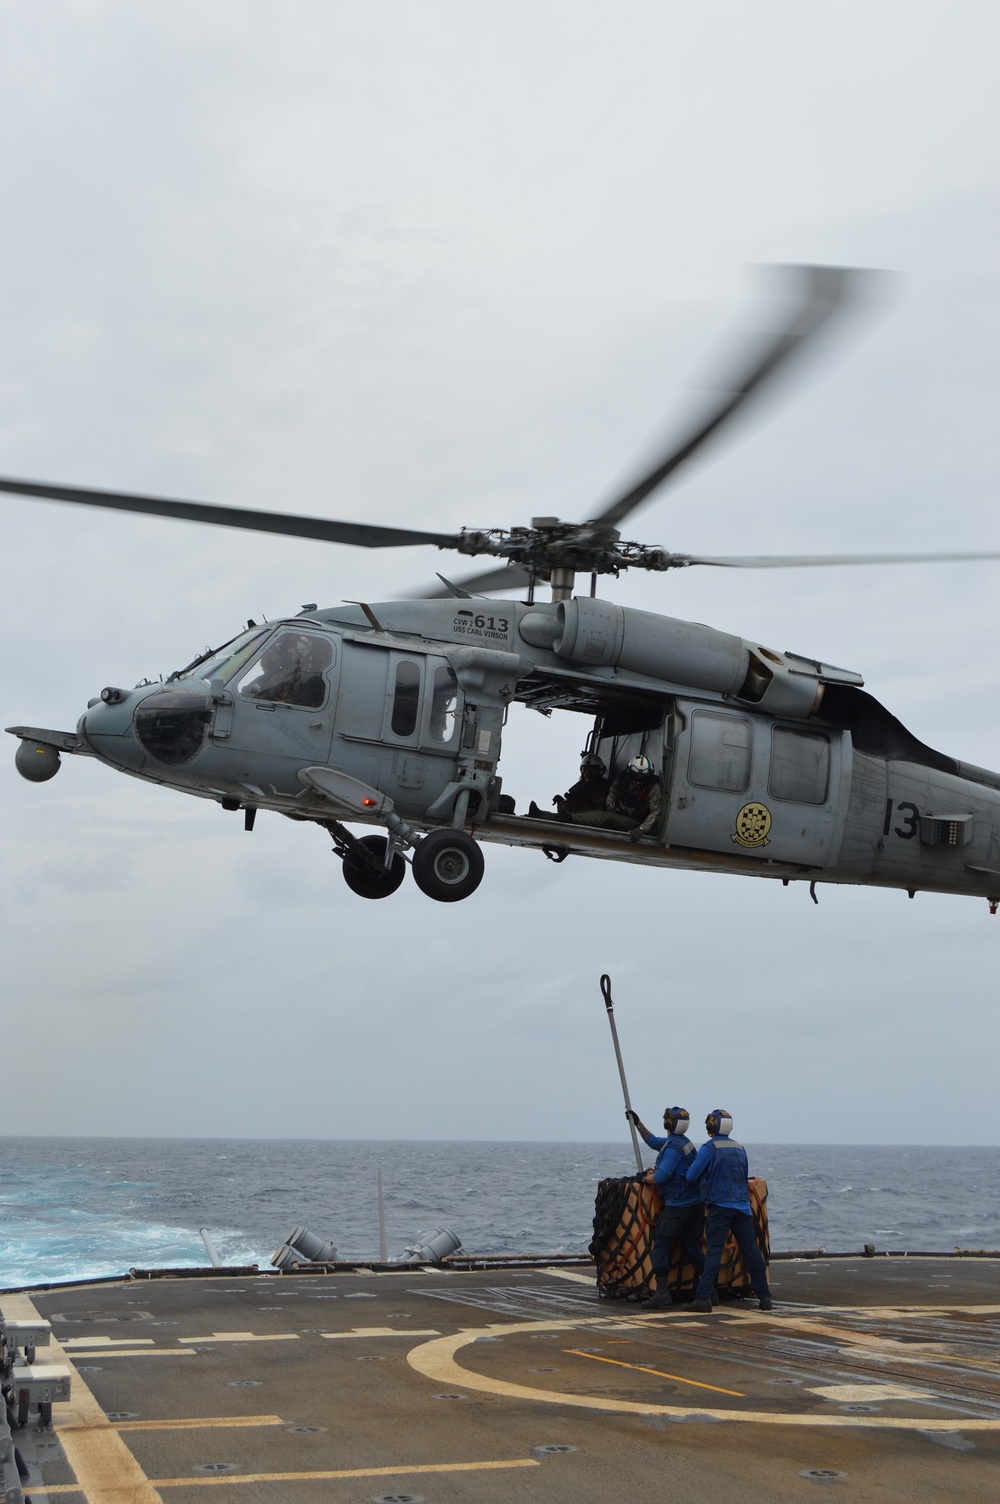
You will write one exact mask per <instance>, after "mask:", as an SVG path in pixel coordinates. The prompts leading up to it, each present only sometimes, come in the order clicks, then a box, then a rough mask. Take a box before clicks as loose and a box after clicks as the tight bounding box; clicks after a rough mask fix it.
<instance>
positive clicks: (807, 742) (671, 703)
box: [0, 267, 1000, 913]
mask: <svg viewBox="0 0 1000 1504" xmlns="http://www.w3.org/2000/svg"><path fill="white" fill-rule="evenodd" d="M793 271H794V274H795V275H796V277H797V278H798V279H799V283H800V285H801V292H800V293H799V296H798V298H797V299H796V302H795V304H794V305H793V309H792V311H791V313H790V315H789V317H788V318H787V320H786V322H785V323H784V325H783V327H782V328H781V329H780V330H779V331H778V332H777V333H776V334H775V335H773V336H771V337H770V338H768V339H767V340H765V341H764V342H763V343H762V344H761V346H760V347H759V348H758V349H757V350H756V351H755V353H754V355H753V357H752V358H751V359H750V360H749V362H747V363H746V365H745V366H744V368H743V369H742V370H741V371H740V372H739V373H738V374H737V377H736V379H735V380H733V381H732V382H731V383H730V384H729V385H728V389H727V391H726V393H725V395H724V396H723V397H721V398H718V397H717V398H716V399H715V401H714V404H713V405H712V406H711V407H710V408H709V410H708V411H707V412H706V413H705V414H704V415H703V417H702V419H701V421H700V422H698V423H697V424H696V425H695V426H694V427H693V429H692V431H690V432H689V433H688V434H687V435H686V436H685V437H684V439H683V440H682V442H680V443H678V444H675V445H674V446H672V447H671V448H670V450H669V452H667V453H666V454H664V455H663V457H662V458H661V460H660V461H659V463H658V464H657V465H656V466H655V467H654V468H652V469H651V470H650V471H649V473H648V474H646V475H645V476H644V477H643V478H642V480H640V481H639V482H638V484H637V485H635V486H633V487H632V488H631V489H630V490H628V491H627V492H626V493H625V494H624V495H622V496H619V497H618V498H617V499H616V500H615V501H614V502H612V503H611V504H610V505H609V506H606V507H605V508H604V509H603V511H601V512H599V513H598V514H597V515H595V516H594V517H592V518H591V519H590V520H589V521H587V522H583V523H572V522H563V521H560V520H559V519H558V518H556V517H536V518H534V519H533V521H532V523H531V525H530V526H529V527H512V528H509V529H504V528H487V529H484V530H478V529H463V530H462V531H461V532H458V533H437V532H425V531H419V530H412V529H407V528H390V527H378V526H375V525H371V524H368V523H360V522H335V521H324V520H322V519H318V518H311V517H300V516H292V515H288V514H286V513H277V512H262V511H251V510H244V509H239V508H232V507H220V506H212V505H208V504H205V503H201V502H190V501H172V500H167V499H162V498H157V497H149V496H137V495H129V494H125V493H119V492H104V491H94V490H84V489H79V488H75V487H67V486H56V485H47V484H37V483H34V482H29V481H23V480H9V479H8V480H0V490H3V491H7V492H12V493H15V494H17V495H21V496H28V497H37V498H41V499H43V500H54V501H60V502H66V503H73V504H83V505H86V506H98V507H107V508H112V509H117V510H120V511H125V512H144V513H151V514H153V515H155V516H160V517H172V518H176V519H178V520H181V521H186V522H200V523H211V524H215V525H221V526H224V527H236V528H244V529H250V530H252V531H256V532H266V533H282V534H285V535H290V536H293V537H300V538H308V539H315V540H321V541H324V542H332V543H346V544H351V545H354V546H356V547H361V548H395V547H407V546H414V545H426V544H433V545H434V546H436V547H437V548H441V549H450V550H454V551H456V552H457V553H460V554H468V555H490V556H492V557H493V558H494V559H496V560H499V561H503V562H502V563H498V564H495V565H493V566H491V567H490V568H488V569H487V570H485V571H483V572H481V573H479V574H476V575H473V576H472V577H470V578H466V579H463V580H461V581H459V582H457V583H456V582H452V581H449V580H446V579H445V578H444V577H443V576H439V579H440V580H441V588H440V589H435V590H434V591H432V592H425V593H424V594H422V595H421V596H420V597H419V598H417V599H410V600H402V601H389V602H385V601H383V602H379V603H375V604H353V603H346V604H341V605H339V606H334V607H331V608H327V609H322V610H321V609H318V608H317V607H316V606H306V607H304V608H303V610H302V611H301V612H300V613H298V614H297V615H295V616H294V617H289V618H286V619H283V620H279V621H275V622H270V623H268V624H266V625H263V626H258V625H257V624H256V623H255V622H253V621H249V622H248V623H247V625H246V629H245V630H244V631H242V632H240V633H239V634H238V635H237V636H236V637H234V638H233V639H232V640H231V641H230V642H227V643H225V644H224V645H223V646H222V647H220V648H218V649H217V650H216V651H214V652H209V653H205V654H203V655H202V656H201V657H199V658H196V659H195V660H194V662H192V663H189V664H188V665H187V666H186V667H185V668H182V669H178V670H177V671H176V672H175V673H172V674H171V675H170V676H169V678H167V679H166V680H165V681H161V682H155V683H153V682H149V681H146V682H144V683H142V684H139V685H137V686H136V687H135V688H134V689H124V688H118V687H115V686H110V685H109V686H108V687H107V688H105V689H103V690H102V691H101V694H100V697H99V698H97V699H93V700H91V701H90V703H89V705H88V707H87V710H86V712H85V713H84V714H83V715H82V716H81V717H80V720H79V721H78V723H77V726H76V730H75V731H52V730H45V729H42V728H39V727H36V726H13V727H9V728H8V730H9V731H10V732H11V733H12V734H13V735H14V736H16V737H17V738H19V742H20V745H19V747H18V751H17V757H16V762H17V767H18V769H19V771H20V772H21V773H22V774H23V775H24V777H25V778H27V779H29V780H30V781H32V782H35V783H41V782H44V781H45V780H47V779H49V778H51V777H53V776H54V774H55V773H57V772H58V770H59V766H60V758H61V756H62V754H63V753H71V754H73V755H74V756H83V757H96V758H98V759H99V760H100V761H102V762H104V763H107V764H108V765H110V766H111V767H114V768H117V769H120V770H121V771H123V772H126V773H130V774H132V775H133V776H134V777H137V778H142V779H145V780H147V781H148V782H151V783H158V784H162V785H164V786H166V787H168V788H173V789H177V790H178V791H180V792H183V793H188V794H195V795H197V796H198V797H200V798H203V799H212V800H214V801H215V802H216V803H218V804H219V805H221V807H222V808H223V809H225V810H231V811H236V810H242V811H243V812H244V821H245V826H246V828H247V829H248V830H252V829H253V824H254V820H255V818H256V815H257V813H258V811H259V810H273V811H276V812H277V813H279V814H282V815H286V816H288V817H289V818H290V819H293V820H300V821H307V822H310V823H313V824H316V825H319V826H321V827H322V828H323V829H324V830H326V831H328V832H329V834H330V835H331V837H332V838H333V844H334V848H335V850H336V852H337V854H338V855H339V856H340V857H341V858H342V862H343V873H344V877H345V879H346V881H347V883H348V886H349V887H350V888H351V889H353V891H354V892H355V893H358V894H360V895H361V896H362V897H364V898H384V897H387V896H388V895H389V894H391V893H393V892H395V891H396V889H397V888H398V887H399V885H400V883H401V882H402V881H403V878H404V875H405V873H406V868H407V865H410V866H412V869H413V877H414V880H415V881H416V883H417V885H418V887H419V888H420V889H421V890H422V891H423V892H424V893H426V894H427V895H428V896H429V897H431V898H434V899H437V900H439V901H441V902H445V903H449V902H455V901H456V900H459V899H464V898H467V897H468V896H469V894H471V893H473V892H474V891H475V889H476V888H477V887H478V886H479V883H480V881H481V878H482V875H483V855H482V848H481V843H483V842H499V843H501V844H504V845H509V846H526V847H534V848H537V849H538V850H540V851H542V852H544V854H545V855H546V856H547V857H549V858H550V859H551V860H553V861H556V862H561V861H563V860H565V858H566V857H567V856H570V855H574V856H589V857H601V858H604V859H606V860H610V861H626V862H638V863H644V864H647V865H650V866H662V867H683V868H691V869H695V870H699V871H711V872H727V873H736V874H742V875H745V876H752V877H770V878H779V879H780V880H781V881H782V882H783V883H785V884H786V885H787V884H788V883H790V882H807V883H809V884H810V889H811V892H812V895H813V897H814V898H815V896H816V893H815V885H816V884H817V883H818V882H828V883H858V884H871V885H876V886H880V887H889V888H901V889H904V890H907V891H908V892H909V893H910V895H911V896H912V895H913V894H914V893H915V892H916V891H917V890H919V889H922V890H930V891H935V892H947V893H965V894H973V895H979V896H980V897H985V898H986V899H987V900H988V902H989V907H990V912H991V913H995V912H996V910H997V907H998V905H1000V774H998V773H992V772H989V771H987V770H985V769H983V768H977V767H974V766H971V765H970V764H967V763H962V762H958V761H956V760H955V759H953V758H951V757H946V756H944V755H943V754H941V753H939V752H935V751H932V750H931V748H930V747H926V746H924V745H923V743H921V742H920V741H918V740H917V738H916V737H915V736H913V735H911V733H910V732H909V731H907V730H906V728H905V727H904V726H902V725H901V724H900V722H899V721H898V720H897V719H896V718H895V717H894V716H893V715H892V714H891V713H890V712H889V711H888V710H886V709H885V707H884V706H882V705H881V704H879V702H878V701H877V700H875V699H874V698H873V697H872V696H871V695H869V694H867V693H866V692H865V690H864V689H863V688H862V685H863V682H864V681H863V679H862V677H861V675H860V674H857V673H853V672H851V671H850V670H848V669H841V668H835V667H833V666H832V665H830V664H827V663H821V662H818V661H816V660H815V659H811V658H806V657H801V656H799V655H798V654H795V653H787V652H783V653H779V652H775V651H774V650H772V649H771V648H768V647H765V646H763V645H762V644H760V643H758V642H755V641H752V640H747V639H745V638H742V637H735V636H732V635H730V634H729V633H726V632H720V631H716V630H714V629H713V628H711V627H707V626H701V625H698V624H695V623H692V622H686V621H678V620H675V619H673V618H671V617H667V616H660V615H657V614H654V613H651V612H648V611H639V610H633V609H630V608H628V607H624V606H620V605H617V604H616V603H615V602H613V601H609V600H602V599H599V598H598V596H597V580H598V577H599V576H601V575H612V576H617V575H619V574H620V573H621V572H622V571H623V570H627V569H647V570H656V571H665V570H670V569H684V568H690V567H691V566H693V565H696V564H698V565H706V566H715V567H721V568H727V569H734V568H758V569H769V568H779V567H780V568H785V567H790V566H804V565H817V564H822V565H829V564H843V565H846V564H855V563H857V564H860V563H873V562H879V563H904V562H911V561H918V560H957V559H971V558H998V557H1000V554H996V553H988V554H982V553H979V554H969V553H961V554H954V553H950V554H919V555H917V554H878V555H822V556H817V555H808V556H805V555H798V556H795V555H787V556H784V555H783V556H756V557H705V556H697V555H691V554H679V553H671V552H668V551H667V550H665V549H662V548H656V547H650V546H648V545H646V544H643V543H635V542H628V541H623V539H622V537H621V531H620V528H621V524H622V523H623V522H624V521H625V519H626V518H627V517H629V516H630V514H631V513H632V512H634V511H635V510H636V509H637V508H638V507H639V506H640V505H641V504H642V503H643V502H645V501H646V500H647V499H648V498H649V497H650V496H651V495H652V493H653V492H654V491H655V490H657V488H659V487H661V486H662V485H664V484H665V483H666V482H667V481H668V480H670V479H671V477H673V476H675V475H676V474H677V473H678V471H679V470H680V469H681V467H682V466H683V465H684V464H685V463H686V462H687V461H688V460H689V459H690V458H691V457H692V456H693V455H694V454H695V453H696V452H698V451H699V450H701V449H702V447H703V446H704V445H705V444H706V442H708V441H709V440H710V439H713V438H714V437H715V436H716V435H717V434H718V433H719V432H720V430H722V429H723V428H724V427H725V426H726V425H727V424H728V423H729V422H730V420H731V419H732V418H733V416H734V415H735V414H736V413H737V412H738V411H739V410H740V408H741V407H742V406H743V404H744V403H746V402H747V400H748V399H750V398H752V397H754V396H755V394H756V393H758V392H759V391H760V389H761V388H762V387H764V386H765V385H766V384H767V383H769V382H770V381H771V379H772V378H773V376H774V375H775V373H776V372H778V371H779V370H781V369H782V368H783V367H784V366H785V365H786V364H787V363H788V362H789V361H790V360H792V359H793V358H794V357H796V355H797V354H798V353H799V352H800V351H801V350H802V349H803V348H804V347H805V346H807V345H808V344H809V343H810V342H811V341H812V340H813V339H814V337H815V336H816V335H818V334H819V332H820V331H821V330H822V329H823V328H824V327H825V326H827V325H828V324H829V323H830V321H831V319H832V318H833V317H834V315H836V314H838V313H839V311H840V310H842V309H844V308H846V307H848V306H850V305H851V304H852V303H855V302H857V301H858V296H857V295H858V294H859V293H860V292H862V291H863V290H864V289H865V287H866V275H867V274H864V273H860V272H855V271H850V270H847V269H843V268H831V267H812V268H809V267H800V268H795V269H793ZM578 574H582V575H589V576H590V591H589V594H587V595H574V593H573V591H574V583H575V579H576V576H577V575H578ZM543 582H547V583H548V584H549V585H550V586H551V599H550V600H548V601H541V600H536V591H537V589H538V586H539V584H541V583H543ZM512 587H513V588H516V589H519V590H523V591H524V598H523V599H522V600H515V601H508V600H504V599H496V598H490V597H489V596H487V595H484V594H483V592H484V591H489V590H495V589H509V588H512ZM515 701H516V702H519V703H521V704H524V705H527V706H532V707H534V708H535V709H536V710H539V711H542V712H543V713H546V714H551V713H552V712H553V711H572V712H576V713H577V714H578V715H581V716H584V717H585V718H586V719H587V721H588V723H589V725H588V730H587V733H586V736H585V748H584V750H585V752H588V753H594V754H597V755H599V756H600V757H601V759H602V760H603V762H604V764H605V767H606V768H607V770H608V773H609V776H610V777H611V779H612V780H613V779H615V778H616V777H617V776H618V775H620V774H621V773H622V772H623V770H624V769H626V768H627V765H628V764H629V762H630V761H631V760H632V759H633V758H635V757H638V756H643V757H646V758H648V759H650V761H651V763H652V766H653V769H654V772H655V775H656V777H657V779H658V781H659V782H660V783H661V785H662V793H663V798H662V808H661V811H660V815H659V819H658V823H657V824H655V825H654V826H653V827H651V828H649V829H647V830H643V831H642V832H640V831H639V830H638V829H637V828H635V829H631V830H628V831H625V830H619V829H608V828H602V827H600V826H598V825H594V824H582V823H578V822H577V821H576V820H574V819H573V818H571V817H566V818H564V819H559V818H556V819H553V818H552V817H549V818H548V819H537V818H533V817H531V816H530V815H529V816H523V815H518V814H516V813H515V812H514V810H513V801H511V800H510V799H509V798H508V797H506V796H504V795H503V793H502V787H501V777H500V774H499V772H498V764H499V761H500V754H501V744H502V738H503V731H504V725H505V721H506V716H507V711H508V707H509V706H510V705H511V703H512V702H515ZM644 823H646V822H644ZM349 825H370V826H375V827H378V828H379V829H380V830H381V831H383V832H384V834H369V835H361V836H358V835H356V834H354V833H353V832H352V831H351V830H350V829H349V828H348V827H349Z"/></svg>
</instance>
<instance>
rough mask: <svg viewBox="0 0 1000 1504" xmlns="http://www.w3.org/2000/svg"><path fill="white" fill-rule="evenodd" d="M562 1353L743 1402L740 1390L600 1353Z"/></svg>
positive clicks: (572, 1349) (569, 1349)
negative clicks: (607, 1356) (690, 1386)
mask: <svg viewBox="0 0 1000 1504" xmlns="http://www.w3.org/2000/svg"><path fill="white" fill-rule="evenodd" d="M563 1352H564V1353H572V1354H573V1356H574V1358H591V1359H592V1360H593V1361H594V1362H595V1363H613V1364H614V1365H615V1367H616V1368H632V1369H634V1370H635V1372H636V1373H652V1374H655V1375H656V1377H657V1378H658V1379H676V1380H677V1383H678V1384H693V1385H694V1387H695V1389H711V1390H712V1391H713V1393H714V1394H731V1395H732V1396H733V1398H734V1399H737V1400H745V1399H746V1395H745V1394H744V1393H743V1391H742V1390H741V1389H722V1388H720V1386H719V1385H718V1384H700V1383H699V1382H698V1380H697V1379H682V1378H681V1376H680V1374H679V1373H663V1372H662V1370H661V1369H659V1368H644V1367H643V1366H642V1364H641V1363H623V1362H622V1360H621V1358H602V1357H601V1355H600V1353H584V1352H581V1351H580V1349H579V1348H576V1347H564V1348H563Z"/></svg>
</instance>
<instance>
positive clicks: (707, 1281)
mask: <svg viewBox="0 0 1000 1504" xmlns="http://www.w3.org/2000/svg"><path fill="white" fill-rule="evenodd" d="M705 1127H706V1128H707V1129H708V1135H709V1136H708V1140H707V1142H706V1143H704V1144H702V1146H701V1148H700V1149H699V1150H698V1153H697V1156H696V1157H695V1160H694V1163H693V1164H692V1165H691V1167H690V1169H689V1170H688V1172H687V1178H688V1180H689V1181H690V1182H691V1183H692V1185H698V1186H700V1188H701V1194H702V1196H703V1197H704V1199H705V1207H706V1219H705V1267H704V1270H703V1272H702V1276H701V1279H700V1280H699V1281H698V1288H697V1290H696V1291H695V1300H694V1305H693V1306H692V1308H691V1309H692V1310H695V1311H702V1312H704V1313H705V1314H708V1313H709V1312H710V1311H711V1309H712V1305H713V1304H714V1301H713V1297H714V1296H715V1280H716V1276H717V1275H718V1273H719V1265H720V1264H721V1263H722V1250H723V1249H724V1248H725V1246H726V1237H727V1235H728V1234H729V1232H730V1231H732V1234H733V1237H734V1238H735V1239H736V1242H737V1244H738V1245H739V1250H740V1253H741V1254H742V1255H743V1265H744V1268H745V1269H746V1271H747V1273H748V1274H749V1276H750V1283H751V1286H752V1288H753V1293H754V1294H755V1295H756V1296H757V1301H758V1304H759V1306H760V1309H761V1310H762V1311H769V1310H770V1309H771V1291H770V1287H769V1286H768V1283H767V1269H766V1268H765V1266H764V1260H763V1259H762V1258H761V1255H760V1249H759V1248H758V1247H757V1237H756V1234H755V1232H754V1225H753V1214H752V1212H751V1211H750V1187H749V1185H748V1184H747V1181H748V1178H749V1174H750V1169H749V1165H748V1162H747V1151H746V1150H745V1149H744V1147H743V1145H742V1144H739V1143H737V1142H736V1140H735V1139H734V1138H730V1134H731V1133H732V1131H733V1120H732V1118H731V1117H730V1115H729V1113H728V1112H727V1111H726V1109H725V1108H724V1107H713V1108H712V1111H711V1112H710V1113H709V1114H708V1117H707V1118H706V1119H705ZM716 1298H717V1297H716Z"/></svg>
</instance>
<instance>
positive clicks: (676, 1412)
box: [406, 1313, 1000, 1433]
mask: <svg viewBox="0 0 1000 1504" xmlns="http://www.w3.org/2000/svg"><path fill="white" fill-rule="evenodd" d="M741 1319H742V1320H750V1321H754V1322H755V1323H756V1322H766V1321H767V1320H768V1318H767V1317H763V1316H757V1315H756V1313H753V1314H750V1313H747V1315H746V1316H744V1317H742V1318H741ZM647 1320H648V1318H647ZM674 1324H675V1325H676V1323H674ZM637 1325H638V1326H640V1328H642V1327H645V1326H646V1321H642V1322H640V1323H629V1326H630V1327H631V1328H632V1330H635V1328H636V1326H637ZM782 1325H783V1326H786V1327H794V1326H795V1325H796V1321H795V1319H794V1318H793V1319H792V1320H791V1321H785V1322H783V1323H782ZM623 1326H624V1323H623V1322H621V1321H620V1320H616V1319H615V1318H613V1317H612V1318H608V1317H600V1316H599V1317H594V1318H591V1319H584V1320H581V1319H580V1317H579V1316H577V1317H566V1318H564V1319H562V1320H560V1321H518V1322H504V1323H494V1324H492V1325H490V1326H488V1327H486V1328H478V1329H469V1328H466V1329H465V1330H463V1331H459V1332H455V1333H453V1334H452V1335H451V1336H447V1337H437V1338H434V1339H433V1340H432V1341H430V1342H422V1343H420V1344H419V1346H417V1347H414V1348H411V1349H410V1351H409V1352H408V1353H407V1355H406V1361H407V1363H409V1365H410V1367H411V1368H413V1369H414V1370H415V1371H416V1372H417V1373H419V1374H422V1375H423V1376H424V1377H425V1378H428V1379H433V1380H434V1382H435V1383H438V1384H448V1385H451V1386H453V1387H454V1388H456V1389H457V1388H459V1386H461V1388H462V1389H466V1390H468V1389H474V1390H477V1391H478V1392H480V1393H482V1394H492V1395H497V1396H499V1397H502V1398H505V1399H515V1400H525V1401H528V1402H530V1403H532V1404H536V1405H537V1404H549V1405H570V1406H572V1407H574V1408H575V1409H582V1410H601V1411H605V1412H606V1413H609V1414H618V1415H662V1416H665V1417H667V1418H668V1419H673V1420H678V1421H685V1420H693V1419H695V1418H697V1419H708V1420H715V1421H734V1422H737V1423H739V1424H741V1425H748V1424H749V1425H758V1426H811V1427H816V1428H820V1429H831V1428H832V1429H837V1430H843V1429H849V1430H860V1429H868V1430H882V1431H921V1432H924V1433H928V1432H934V1431H941V1432H946V1433H954V1432H956V1431H1000V1416H998V1417H997V1418H996V1419H982V1418H979V1417H977V1418H975V1419H972V1418H969V1419H966V1418H965V1417H964V1416H963V1417H962V1418H961V1419H960V1420H959V1419H956V1418H955V1417H954V1416H951V1417H949V1418H948V1419H947V1420H931V1419H929V1418H928V1416H927V1414H926V1410H925V1411H924V1413H923V1414H921V1415H919V1416H916V1415H914V1416H896V1415H858V1414H854V1415H851V1414H845V1413H844V1412H841V1413H839V1414H837V1415H827V1414H816V1413H814V1412H812V1411H810V1412H802V1411H772V1410H743V1409H740V1408H739V1407H738V1406H735V1405H734V1406H733V1407H732V1408H727V1409H721V1408H718V1409H712V1408H709V1407H706V1406H704V1405H698V1406H697V1407H694V1406H689V1405H657V1404H647V1403H644V1402H639V1401H635V1400H616V1399H611V1398H609V1397H606V1396H602V1395H590V1394H572V1393H570V1392H568V1391H565V1390H562V1391H560V1390H553V1389H539V1388H536V1387H534V1386H532V1385H530V1384H518V1383H514V1382H512V1381H511V1380H508V1379H497V1378H490V1377H488V1376H487V1375H485V1374H479V1373H476V1372H475V1371H474V1370H473V1369H471V1368H463V1367H462V1365H461V1364H460V1363H458V1362H457V1361H456V1354H457V1353H458V1352H460V1351H461V1350H462V1348H465V1347H471V1346H473V1345H474V1344H475V1343H476V1340H477V1338H479V1337H482V1336H491V1337H507V1336H511V1337H512V1336H528V1337H536V1336H542V1335H544V1334H547V1333H550V1332H564V1331H580V1330H581V1329H586V1330H588V1331H595V1332H596V1331H607V1330H608V1329H609V1328H610V1329H613V1330H618V1331H620V1330H622V1328H623ZM651 1329H652V1330H653V1331H656V1330H666V1328H657V1327H652V1328H651ZM866 1387H867V1386H866ZM870 1394H871V1390H870V1389H869V1395H870ZM442 1397H443V1396H442Z"/></svg>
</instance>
